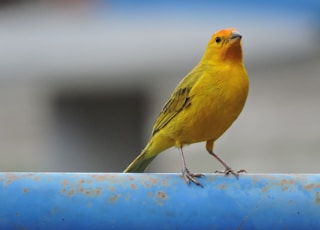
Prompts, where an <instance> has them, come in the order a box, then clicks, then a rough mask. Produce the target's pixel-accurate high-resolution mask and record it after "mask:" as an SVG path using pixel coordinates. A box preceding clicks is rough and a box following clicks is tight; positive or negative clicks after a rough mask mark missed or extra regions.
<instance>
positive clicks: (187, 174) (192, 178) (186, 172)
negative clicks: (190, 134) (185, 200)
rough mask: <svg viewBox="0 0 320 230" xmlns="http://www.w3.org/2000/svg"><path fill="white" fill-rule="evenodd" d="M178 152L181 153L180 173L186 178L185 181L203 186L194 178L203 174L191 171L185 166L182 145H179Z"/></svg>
mask: <svg viewBox="0 0 320 230" xmlns="http://www.w3.org/2000/svg"><path fill="white" fill-rule="evenodd" d="M180 153H181V160H182V175H183V177H184V179H185V180H186V182H187V183H188V184H189V183H190V181H192V182H193V183H195V184H196V185H199V186H201V187H203V186H202V185H201V184H200V182H199V181H198V180H197V179H196V177H202V176H203V174H201V173H191V172H190V171H189V169H188V168H187V165H186V161H185V159H184V154H183V150H182V147H180Z"/></svg>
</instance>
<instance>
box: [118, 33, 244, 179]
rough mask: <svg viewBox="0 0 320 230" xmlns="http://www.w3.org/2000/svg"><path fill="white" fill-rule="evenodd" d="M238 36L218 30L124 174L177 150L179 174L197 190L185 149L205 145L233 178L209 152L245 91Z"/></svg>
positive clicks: (234, 114) (235, 114)
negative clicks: (193, 144)
mask: <svg viewBox="0 0 320 230" xmlns="http://www.w3.org/2000/svg"><path fill="white" fill-rule="evenodd" d="M241 38H242V35H241V34H240V33H239V32H238V31H237V30H236V29H235V28H230V29H223V30H220V31H218V32H216V33H215V34H213V36H212V37H211V39H210V41H209V43H208V46H207V48H206V50H205V52H204V55H203V57H202V58H201V60H200V62H199V63H198V65H197V66H195V67H194V68H193V69H192V70H191V71H190V73H188V74H187V75H186V76H185V77H184V78H183V79H182V80H181V82H180V83H179V84H178V86H177V87H176V88H175V90H174V91H173V93H172V94H171V96H170V98H169V100H168V101H167V103H166V104H165V105H164V107H163V109H162V111H161V112H160V114H159V116H158V118H157V120H156V122H155V124H154V126H153V129H152V135H151V138H150V140H149V142H148V144H147V145H146V147H145V148H144V149H143V150H142V152H141V153H140V154H139V155H138V156H137V158H136V159H135V160H134V161H133V162H132V163H131V164H130V165H129V166H128V167H127V168H126V169H125V170H124V172H143V171H144V170H145V169H146V168H147V166H148V165H149V164H150V163H151V161H152V160H153V159H154V158H155V157H156V156H157V155H158V154H159V153H161V152H162V151H164V150H166V149H168V148H170V147H173V146H175V147H177V148H179V149H180V153H181V159H182V165H183V168H182V174H183V176H184V178H185V180H186V181H187V183H190V181H192V182H193V183H195V184H197V185H201V184H200V183H199V181H198V180H197V179H196V177H201V176H202V174H195V173H191V172H190V171H189V170H188V168H187V166H186V162H185V159H184V154H183V150H182V148H183V147H184V146H185V145H188V144H192V143H196V142H202V141H206V149H207V151H208V152H209V154H211V155H212V156H214V157H215V158H216V159H217V160H218V161H219V162H220V163H221V164H222V165H223V166H224V168H225V169H224V170H223V171H216V172H220V173H224V174H226V175H227V174H230V173H231V174H233V175H235V176H238V173H239V172H240V171H242V172H243V171H245V170H240V171H237V172H236V171H233V170H232V169H231V167H230V166H229V165H228V164H227V163H226V162H225V161H223V160H222V159H221V158H220V157H219V156H218V155H216V154H215V153H214V152H213V144H214V142H215V141H216V140H217V139H218V138H219V137H220V136H221V135H222V134H223V133H224V132H225V131H226V130H227V129H228V128H229V127H230V126H231V124H232V123H233V122H234V121H235V120H236V118H237V117H238V116H239V114H240V112H241V110H242V108H243V106H244V104H245V101H246V98H247V95H248V88H249V81H248V75H247V72H246V69H245V67H244V64H243V62H242V47H241Z"/></svg>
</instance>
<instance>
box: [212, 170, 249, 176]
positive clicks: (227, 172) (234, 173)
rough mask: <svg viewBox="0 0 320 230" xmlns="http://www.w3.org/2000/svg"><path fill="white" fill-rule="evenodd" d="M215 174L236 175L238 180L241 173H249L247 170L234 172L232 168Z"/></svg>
mask: <svg viewBox="0 0 320 230" xmlns="http://www.w3.org/2000/svg"><path fill="white" fill-rule="evenodd" d="M215 173H222V174H224V175H226V176H227V175H229V174H232V175H234V176H235V177H236V178H238V177H239V173H247V171H246V170H245V169H240V170H238V171H234V170H232V169H231V168H226V169H225V170H217V171H216V172H215Z"/></svg>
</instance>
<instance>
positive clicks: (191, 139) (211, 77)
mask: <svg viewBox="0 0 320 230" xmlns="http://www.w3.org/2000/svg"><path fill="white" fill-rule="evenodd" d="M200 68H210V70H208V71H206V69H202V73H203V74H202V75H201V76H200V77H199V79H198V80H197V82H196V83H195V85H194V86H193V87H192V89H191V91H190V105H189V106H188V107H186V108H185V109H184V110H183V111H181V112H180V113H179V114H178V115H177V116H176V117H175V118H174V119H173V120H172V122H170V123H169V124H168V125H167V126H166V127H165V128H164V130H163V131H164V133H166V135H168V136H169V137H171V138H172V139H174V140H175V143H176V145H177V146H182V145H185V144H191V143H195V142H202V141H207V140H213V141H214V140H216V139H218V138H219V137H220V136H221V135H222V134H223V133H224V132H225V131H226V130H227V129H228V128H229V127H230V125H231V124H232V123H233V121H234V120H235V119H236V118H237V117H238V115H239V114H240V112H241V110H242V108H243V106H244V104H245V101H246V98H247V95H248V76H247V73H246V71H245V69H244V66H243V65H242V64H238V65H232V66H231V65H226V64H224V65H223V66H214V67H212V66H210V67H205V66H204V67H200Z"/></svg>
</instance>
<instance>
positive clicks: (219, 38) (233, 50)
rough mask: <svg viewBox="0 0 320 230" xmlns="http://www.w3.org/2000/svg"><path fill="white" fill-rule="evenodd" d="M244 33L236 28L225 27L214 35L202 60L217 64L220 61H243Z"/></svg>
mask: <svg viewBox="0 0 320 230" xmlns="http://www.w3.org/2000/svg"><path fill="white" fill-rule="evenodd" d="M241 38H242V35H241V34H240V33H239V32H238V30H237V29H236V28H229V29H223V30H220V31H218V32H216V33H215V34H213V35H212V37H211V39H210V41H209V43H208V47H207V49H206V51H205V54H204V56H203V58H202V61H204V62H208V63H213V64H217V63H219V62H228V61H231V62H239V61H240V62H242V48H241Z"/></svg>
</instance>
